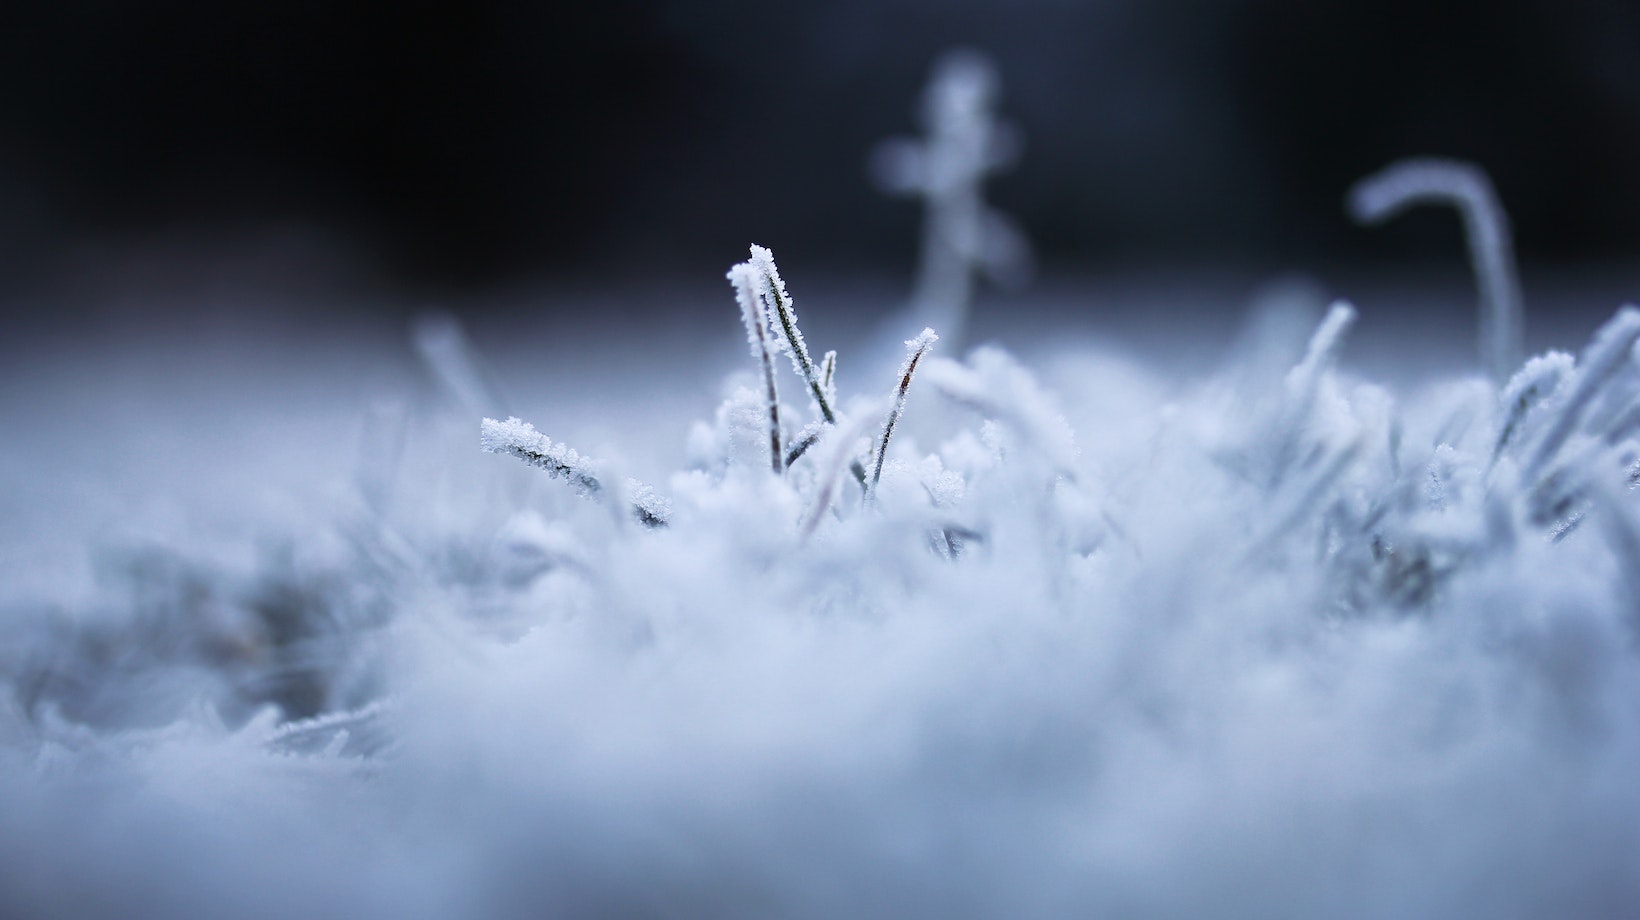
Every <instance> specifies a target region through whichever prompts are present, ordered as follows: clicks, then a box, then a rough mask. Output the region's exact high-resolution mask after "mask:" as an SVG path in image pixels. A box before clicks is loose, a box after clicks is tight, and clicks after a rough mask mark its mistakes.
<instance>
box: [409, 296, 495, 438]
mask: <svg viewBox="0 0 1640 920" xmlns="http://www.w3.org/2000/svg"><path fill="white" fill-rule="evenodd" d="M410 338H411V341H412V342H414V343H415V346H416V353H417V354H419V355H420V356H421V359H422V361H424V362H426V364H427V367H428V368H429V369H430V370H431V371H432V372H433V376H434V377H436V378H437V379H438V382H439V383H440V384H441V385H442V386H443V387H444V389H445V390H447V391H449V393H450V395H451V396H453V397H454V398H455V400H456V402H457V403H459V404H460V405H461V408H462V409H464V410H466V411H467V412H469V413H471V414H472V415H483V414H487V413H492V412H493V413H497V414H500V413H503V412H506V411H507V405H506V403H507V401H506V399H505V398H504V397H503V396H502V394H501V389H500V387H498V386H497V385H496V383H495V381H494V380H493V379H491V377H490V375H489V374H486V373H485V372H484V370H483V364H482V362H481V361H480V360H479V357H478V354H477V352H476V351H475V350H474V348H473V345H472V342H471V341H470V340H469V339H468V338H467V332H466V330H465V329H464V328H463V327H462V324H461V320H459V319H457V318H456V317H455V316H454V315H452V314H449V313H444V312H432V313H426V314H423V315H421V316H418V317H417V318H416V320H415V322H413V323H412V324H411V326H410Z"/></svg>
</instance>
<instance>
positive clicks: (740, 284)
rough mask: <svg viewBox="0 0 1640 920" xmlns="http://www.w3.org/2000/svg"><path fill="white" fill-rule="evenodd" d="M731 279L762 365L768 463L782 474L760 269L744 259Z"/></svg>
mask: <svg viewBox="0 0 1640 920" xmlns="http://www.w3.org/2000/svg"><path fill="white" fill-rule="evenodd" d="M729 282H730V283H731V284H733V285H734V288H735V300H737V301H739V303H740V318H741V321H742V322H744V323H745V324H746V340H747V342H748V343H750V344H751V346H752V357H754V358H757V359H758V363H759V364H761V365H762V367H763V385H764V389H765V392H766V394H767V396H768V403H769V463H770V465H771V467H772V468H773V470H774V474H775V475H776V476H779V475H780V474H781V473H783V472H785V470H786V458H785V456H784V455H783V453H782V451H781V447H780V393H779V390H778V389H777V388H776V386H775V380H774V354H773V353H772V351H773V350H772V347H771V343H770V341H769V327H768V323H767V322H765V321H764V318H763V315H762V310H760V309H759V306H760V302H759V300H758V295H757V289H758V273H757V270H756V269H755V268H753V267H752V266H751V265H750V264H748V263H745V262H742V263H741V264H739V265H736V266H735V267H734V268H731V269H729Z"/></svg>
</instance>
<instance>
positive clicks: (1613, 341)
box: [1524, 307, 1640, 477]
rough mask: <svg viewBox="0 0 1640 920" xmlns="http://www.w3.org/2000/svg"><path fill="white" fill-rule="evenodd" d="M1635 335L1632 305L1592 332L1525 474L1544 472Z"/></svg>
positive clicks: (1638, 324) (1626, 356)
mask: <svg viewBox="0 0 1640 920" xmlns="http://www.w3.org/2000/svg"><path fill="white" fill-rule="evenodd" d="M1637 339H1640V309H1636V308H1634V307H1624V308H1622V309H1621V310H1619V311H1617V315H1616V316H1614V317H1612V318H1611V319H1609V320H1607V321H1606V324H1605V325H1604V326H1601V327H1600V331H1599V332H1596V333H1595V337H1594V341H1592V342H1590V343H1589V347H1588V348H1587V349H1585V350H1584V352H1583V356H1582V358H1581V359H1580V360H1579V361H1578V367H1577V371H1576V374H1575V376H1574V377H1573V378H1572V382H1571V388H1572V389H1571V392H1570V393H1569V394H1567V396H1566V399H1565V401H1564V402H1562V403H1561V404H1560V405H1559V406H1558V407H1557V412H1556V414H1555V418H1554V422H1553V424H1551V425H1550V427H1549V430H1548V431H1546V432H1544V434H1543V437H1542V439H1541V440H1539V441H1538V443H1537V447H1536V449H1535V450H1533V452H1532V455H1531V458H1530V459H1529V460H1528V461H1527V463H1526V466H1525V468H1524V469H1525V472H1526V474H1527V475H1528V476H1531V477H1536V476H1540V475H1541V474H1542V473H1543V472H1544V470H1545V468H1546V467H1547V466H1548V465H1549V461H1551V460H1552V459H1554V457H1555V454H1557V453H1559V451H1560V449H1561V447H1562V446H1564V445H1565V443H1566V440H1567V438H1569V437H1571V434H1572V431H1573V429H1575V428H1576V427H1577V424H1578V421H1579V420H1580V419H1581V418H1582V417H1583V413H1584V412H1585V411H1586V410H1587V409H1588V407H1589V406H1590V404H1591V403H1592V402H1593V401H1594V399H1595V397H1596V396H1597V395H1598V394H1599V393H1600V391H1601V389H1602V388H1603V387H1605V385H1606V384H1607V382H1608V381H1610V380H1611V379H1612V377H1613V376H1615V375H1616V374H1617V372H1618V371H1620V370H1621V369H1622V368H1623V365H1625V364H1627V363H1628V362H1629V360H1630V351H1631V350H1632V349H1633V348H1634V343H1635V341H1636V340H1637Z"/></svg>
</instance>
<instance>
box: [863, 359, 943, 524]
mask: <svg viewBox="0 0 1640 920" xmlns="http://www.w3.org/2000/svg"><path fill="white" fill-rule="evenodd" d="M939 340H940V337H939V336H938V335H936V334H935V333H934V330H932V329H924V330H923V331H922V332H921V333H919V334H918V335H917V337H916V338H914V339H909V340H907V341H906V343H905V363H904V364H903V365H901V366H900V384H899V387H898V389H897V390H896V391H895V393H894V406H893V408H891V409H889V410H888V418H887V420H885V421H884V422H883V433H882V434H881V435H880V436H879V437H878V438H877V460H876V462H875V463H873V464H872V467H871V485H870V486H869V487H868V488H867V490H866V497H867V498H870V497H871V494H872V493H873V492H875V491H876V489H877V482H878V480H880V479H882V478H883V460H884V459H885V458H887V456H888V440H889V438H891V437H893V436H894V426H895V425H897V424H899V422H900V415H901V413H903V412H905V394H906V391H907V390H909V389H911V375H913V374H915V373H916V372H917V363H918V362H919V361H921V360H922V358H923V355H925V354H927V353H928V349H930V348H933V347H934V343H935V342H938V341H939Z"/></svg>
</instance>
